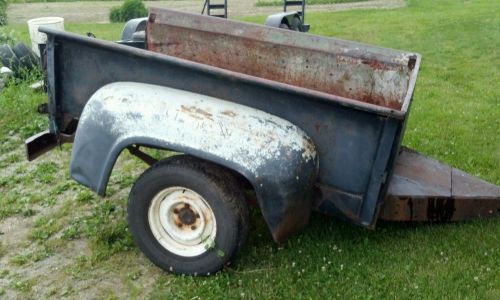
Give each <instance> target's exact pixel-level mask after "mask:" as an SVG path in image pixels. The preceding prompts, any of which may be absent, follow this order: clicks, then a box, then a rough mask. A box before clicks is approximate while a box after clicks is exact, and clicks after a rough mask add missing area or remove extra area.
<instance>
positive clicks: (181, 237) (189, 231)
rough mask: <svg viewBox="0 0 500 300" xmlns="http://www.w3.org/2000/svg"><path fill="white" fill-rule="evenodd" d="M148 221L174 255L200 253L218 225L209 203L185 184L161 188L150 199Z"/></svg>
mask: <svg viewBox="0 0 500 300" xmlns="http://www.w3.org/2000/svg"><path fill="white" fill-rule="evenodd" d="M148 221H149V225H150V228H151V231H152V233H153V235H154V237H155V238H156V239H157V241H158V242H159V243H160V244H161V245H162V246H163V247H164V248H165V249H167V250H168V251H170V252H173V253H175V254H177V255H181V256H196V255H200V254H202V253H204V252H206V251H207V249H209V248H210V247H211V246H210V245H212V244H213V243H214V241H215V234H216V229H217V227H216V223H215V215H214V213H213V211H212V209H211V207H210V206H209V205H208V203H207V202H206V201H205V199H203V197H202V196H201V195H199V194H198V193H196V192H195V191H193V190H190V189H187V188H183V187H170V188H167V189H164V190H162V191H160V192H159V193H158V194H157V195H156V196H155V197H154V198H153V200H152V201H151V206H150V208H149V211H148Z"/></svg>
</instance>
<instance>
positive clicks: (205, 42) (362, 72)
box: [147, 22, 410, 110]
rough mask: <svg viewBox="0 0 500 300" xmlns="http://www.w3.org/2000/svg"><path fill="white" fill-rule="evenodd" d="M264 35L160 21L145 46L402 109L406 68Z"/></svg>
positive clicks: (261, 32) (225, 67)
mask: <svg viewBox="0 0 500 300" xmlns="http://www.w3.org/2000/svg"><path fill="white" fill-rule="evenodd" d="M265 35H266V32H265V31H264V30H249V31H248V32H245V34H241V35H229V34H222V33H218V32H212V31H208V30H207V31H201V30H198V29H196V28H189V27H177V26H174V25H171V24H168V22H167V23H161V22H158V23H149V24H148V34H147V38H148V41H147V43H148V49H149V50H151V51H154V52H159V53H162V54H166V55H169V56H174V57H177V58H181V59H186V60H190V61H194V62H197V63H202V64H205V65H210V66H213V67H218V68H222V69H226V70H229V71H234V72H238V73H243V74H247V75H251V76H255V77H258V78H263V79H268V80H273V81H277V82H281V83H285V84H290V85H293V86H297V87H302V88H307V89H311V90H315V91H319V92H324V93H328V94H331V95H336V96H340V97H344V98H349V99H353V100H357V101H361V102H365V103H370V104H374V105H377V106H382V107H387V108H390V109H394V110H400V109H401V107H402V103H403V101H404V97H405V95H406V90H407V86H408V81H409V76H410V69H409V68H408V66H407V65H398V64H393V63H386V62H381V61H378V60H376V59H363V58H360V57H361V56H363V55H364V54H363V53H361V54H359V55H360V57H351V56H349V55H344V54H337V53H328V52H324V51H319V50H315V49H313V48H302V47H291V46H286V45H282V44H280V42H279V39H277V41H276V42H265V41H262V36H265ZM186 37H189V38H186ZM207 49H209V50H207ZM365 54H366V53H365ZM386 73H387V74H389V75H388V77H385V75H384V74H386ZM391 74H392V75H391ZM391 76H394V78H391Z"/></svg>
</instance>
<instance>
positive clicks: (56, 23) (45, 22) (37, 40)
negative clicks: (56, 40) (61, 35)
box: [28, 17, 64, 56]
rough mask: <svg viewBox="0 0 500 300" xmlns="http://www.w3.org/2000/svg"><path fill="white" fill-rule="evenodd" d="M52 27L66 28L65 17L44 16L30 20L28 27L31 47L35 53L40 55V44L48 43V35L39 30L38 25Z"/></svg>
mask: <svg viewBox="0 0 500 300" xmlns="http://www.w3.org/2000/svg"><path fill="white" fill-rule="evenodd" d="M40 26H44V27H51V28H54V29H59V30H64V18H60V17H44V18H36V19H31V20H28V28H29V31H30V38H31V48H32V49H33V51H35V53H36V54H37V55H38V56H40V51H39V49H38V44H46V43H47V35H46V34H45V33H42V32H38V27H40Z"/></svg>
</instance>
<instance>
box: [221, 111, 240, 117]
mask: <svg viewBox="0 0 500 300" xmlns="http://www.w3.org/2000/svg"><path fill="white" fill-rule="evenodd" d="M221 114H223V115H225V116H228V117H231V118H234V117H236V116H237V114H236V113H235V112H234V111H232V110H225V111H223V112H221Z"/></svg>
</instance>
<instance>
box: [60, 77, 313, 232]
mask: <svg viewBox="0 0 500 300" xmlns="http://www.w3.org/2000/svg"><path fill="white" fill-rule="evenodd" d="M132 145H140V146H148V147H155V148H162V149H168V150H172V151H177V152H182V153H186V154H190V155H193V156H195V157H198V158H201V159H205V160H208V161H212V162H214V163H217V164H219V165H222V166H225V167H227V168H229V169H232V170H234V171H236V172H238V173H239V174H241V175H243V176H244V177H245V178H246V179H247V180H248V181H249V182H250V183H251V184H252V186H253V187H254V190H255V193H256V196H257V200H258V203H259V206H260V208H261V211H262V214H263V216H264V219H265V220H266V222H267V224H268V226H269V228H270V230H271V233H272V235H273V238H274V239H275V240H276V241H278V242H279V241H282V240H283V239H285V238H286V237H288V236H289V235H290V234H292V233H294V232H295V231H297V230H299V229H301V228H302V227H303V226H305V225H306V224H307V222H308V218H309V214H310V210H311V205H312V197H311V195H312V193H313V185H314V182H315V181H316V176H317V172H318V160H317V155H316V150H315V146H314V143H313V142H312V140H311V139H310V138H309V137H308V136H307V135H306V134H305V133H304V132H303V131H302V130H301V129H300V128H298V127H297V126H295V125H293V124H291V123H290V122H288V121H286V120H284V119H281V118H278V117H276V116H274V115H271V114H268V113H266V112H263V111H260V110H257V109H254V108H250V107H247V106H243V105H240V104H236V103H232V102H228V101H224V100H220V99H216V98H212V97H208V96H205V95H201V94H196V93H191V92H187V91H183V90H178V89H173V88H168V87H163V86H156V85H150V84H144V83H134V82H116V83H111V84H108V85H106V86H104V87H102V88H100V89H99V90H97V91H96V92H95V93H94V94H93V96H92V97H91V98H90V100H89V101H88V102H87V104H86V105H85V108H84V110H83V112H82V115H81V118H80V121H79V124H78V129H77V132H76V136H75V142H74V145H73V151H72V157H71V164H70V172H71V176H72V177H73V178H74V179H75V180H76V181H78V182H79V183H81V184H83V185H86V186H88V187H90V188H91V189H92V190H94V191H95V192H97V193H98V194H100V195H104V194H105V191H106V186H107V184H108V180H109V177H110V174H111V171H112V169H113V166H114V164H115V162H116V159H117V157H118V155H119V154H120V153H121V151H122V150H123V149H125V148H127V147H130V146H132Z"/></svg>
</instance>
